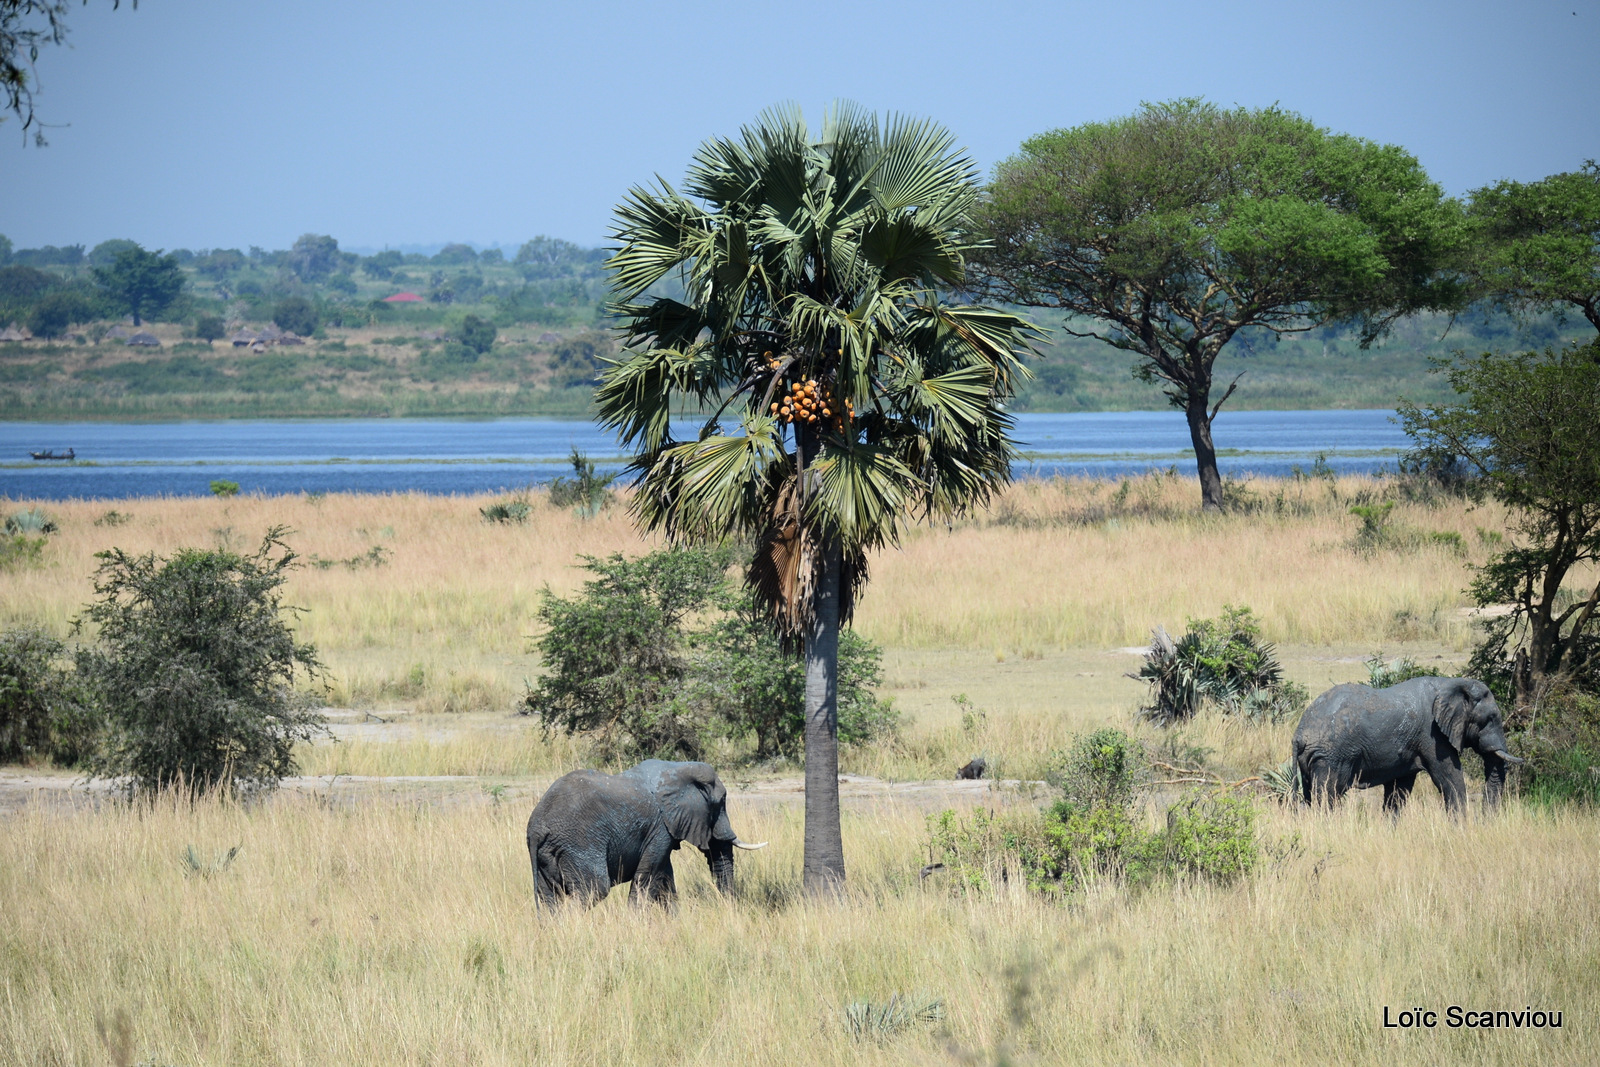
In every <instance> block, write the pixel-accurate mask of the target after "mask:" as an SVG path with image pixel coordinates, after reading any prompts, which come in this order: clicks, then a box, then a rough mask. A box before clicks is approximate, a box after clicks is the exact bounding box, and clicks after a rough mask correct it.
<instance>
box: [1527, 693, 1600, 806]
mask: <svg viewBox="0 0 1600 1067" xmlns="http://www.w3.org/2000/svg"><path fill="white" fill-rule="evenodd" d="M1517 742H1518V743H1517V751H1518V752H1520V753H1522V755H1523V757H1524V758H1525V759H1526V760H1527V762H1526V763H1524V764H1523V765H1522V766H1520V767H1517V768H1515V769H1514V771H1513V774H1514V779H1513V780H1514V782H1515V784H1516V787H1517V789H1518V791H1519V793H1520V794H1521V796H1522V798H1523V799H1524V800H1526V801H1528V802H1529V803H1532V804H1536V805H1539V806H1542V807H1551V806H1555V805H1560V804H1583V805H1590V806H1600V697H1597V696H1595V695H1593V694H1591V693H1585V692H1582V691H1581V690H1573V689H1567V690H1564V691H1558V692H1555V693H1552V694H1548V695H1547V696H1546V697H1545V699H1544V700H1543V701H1542V702H1541V704H1540V707H1539V711H1538V713H1537V714H1536V715H1534V717H1533V719H1532V721H1531V722H1530V724H1529V725H1528V727H1527V728H1526V729H1525V730H1522V731H1520V732H1519V734H1518V736H1517Z"/></svg>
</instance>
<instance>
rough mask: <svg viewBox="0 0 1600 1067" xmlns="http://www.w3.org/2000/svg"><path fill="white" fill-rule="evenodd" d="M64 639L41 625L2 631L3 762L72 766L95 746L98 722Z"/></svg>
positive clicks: (0, 744) (0, 717)
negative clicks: (66, 657)
mask: <svg viewBox="0 0 1600 1067" xmlns="http://www.w3.org/2000/svg"><path fill="white" fill-rule="evenodd" d="M63 654H64V650H63V648H62V645H61V642H60V641H57V640H56V639H55V638H53V637H51V636H49V635H48V634H45V633H42V632H40V631H38V630H11V631H8V632H6V633H0V763H17V762H33V761H35V760H41V759H48V760H51V761H53V762H56V763H60V764H64V765H69V766H70V765H72V764H76V763H78V762H80V761H81V760H82V759H84V758H85V757H86V756H87V755H88V754H89V752H90V750H91V749H92V747H93V741H94V736H95V732H96V731H95V723H94V719H93V713H92V711H91V709H90V708H89V707H88V706H87V705H86V703H85V701H84V699H83V694H82V692H81V690H80V689H79V687H78V685H77V683H76V678H75V676H74V675H73V674H72V673H71V672H70V671H68V670H67V669H66V668H65V667H64V666H63V665H62V659H63Z"/></svg>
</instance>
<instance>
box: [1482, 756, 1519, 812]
mask: <svg viewBox="0 0 1600 1067" xmlns="http://www.w3.org/2000/svg"><path fill="white" fill-rule="evenodd" d="M1507 761H1514V762H1517V763H1521V762H1522V761H1521V760H1519V759H1517V758H1516V757H1515V756H1512V755H1510V754H1509V753H1507V752H1506V751H1505V750H1504V749H1501V750H1500V751H1499V752H1486V753H1484V755H1483V810H1484V811H1492V810H1493V809H1494V808H1496V807H1498V806H1499V804H1500V794H1501V792H1502V791H1503V790H1504V789H1505V785H1506V763H1507Z"/></svg>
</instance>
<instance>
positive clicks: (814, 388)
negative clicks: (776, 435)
mask: <svg viewBox="0 0 1600 1067" xmlns="http://www.w3.org/2000/svg"><path fill="white" fill-rule="evenodd" d="M771 413H772V414H773V415H776V416H777V417H778V418H780V419H782V420H783V421H784V422H788V423H798V422H803V423H805V424H807V425H809V426H815V425H817V424H819V423H820V424H822V425H824V426H832V427H833V428H834V429H836V430H840V431H842V430H843V429H844V420H845V416H846V415H849V416H850V417H852V418H853V417H854V416H855V406H854V405H853V404H851V403H850V401H849V400H848V399H846V400H845V401H844V402H843V403H842V404H841V403H840V402H839V399H838V397H837V396H835V395H834V392H833V389H832V388H831V387H830V386H829V385H828V384H827V383H826V382H818V381H817V380H816V379H815V378H807V379H804V380H802V381H795V382H791V383H789V388H788V389H787V390H786V391H785V392H784V393H783V396H782V399H780V400H774V401H773V402H772V407H771Z"/></svg>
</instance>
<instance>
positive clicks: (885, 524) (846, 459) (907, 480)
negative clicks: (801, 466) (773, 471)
mask: <svg viewBox="0 0 1600 1067" xmlns="http://www.w3.org/2000/svg"><path fill="white" fill-rule="evenodd" d="M807 475H808V476H809V478H810V479H811V485H810V486H809V490H810V491H809V493H808V495H807V500H806V519H807V520H808V522H811V523H814V524H818V525H820V526H822V527H824V528H827V529H830V530H832V531H835V532H837V534H838V536H839V538H840V540H842V541H843V542H844V543H845V544H847V545H861V546H864V547H870V548H877V547H879V546H881V545H884V544H888V543H893V542H895V541H897V540H898V538H899V523H900V520H901V517H902V516H903V515H904V514H905V512H906V504H907V490H908V488H910V486H911V484H912V483H914V482H915V481H916V478H915V476H914V475H913V474H912V472H911V471H910V470H908V469H907V468H906V466H905V465H904V464H903V463H901V462H900V460H899V459H898V458H897V457H896V456H895V455H894V453H893V452H891V451H890V450H888V449H885V448H879V447H877V446H875V445H869V444H863V443H857V444H852V445H844V444H843V443H842V442H839V441H838V440H837V439H830V440H829V441H828V442H827V443H826V444H825V445H824V446H823V448H822V451H821V452H820V453H819V454H818V456H817V459H816V460H815V462H814V463H813V464H812V465H811V468H810V470H808V471H807Z"/></svg>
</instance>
